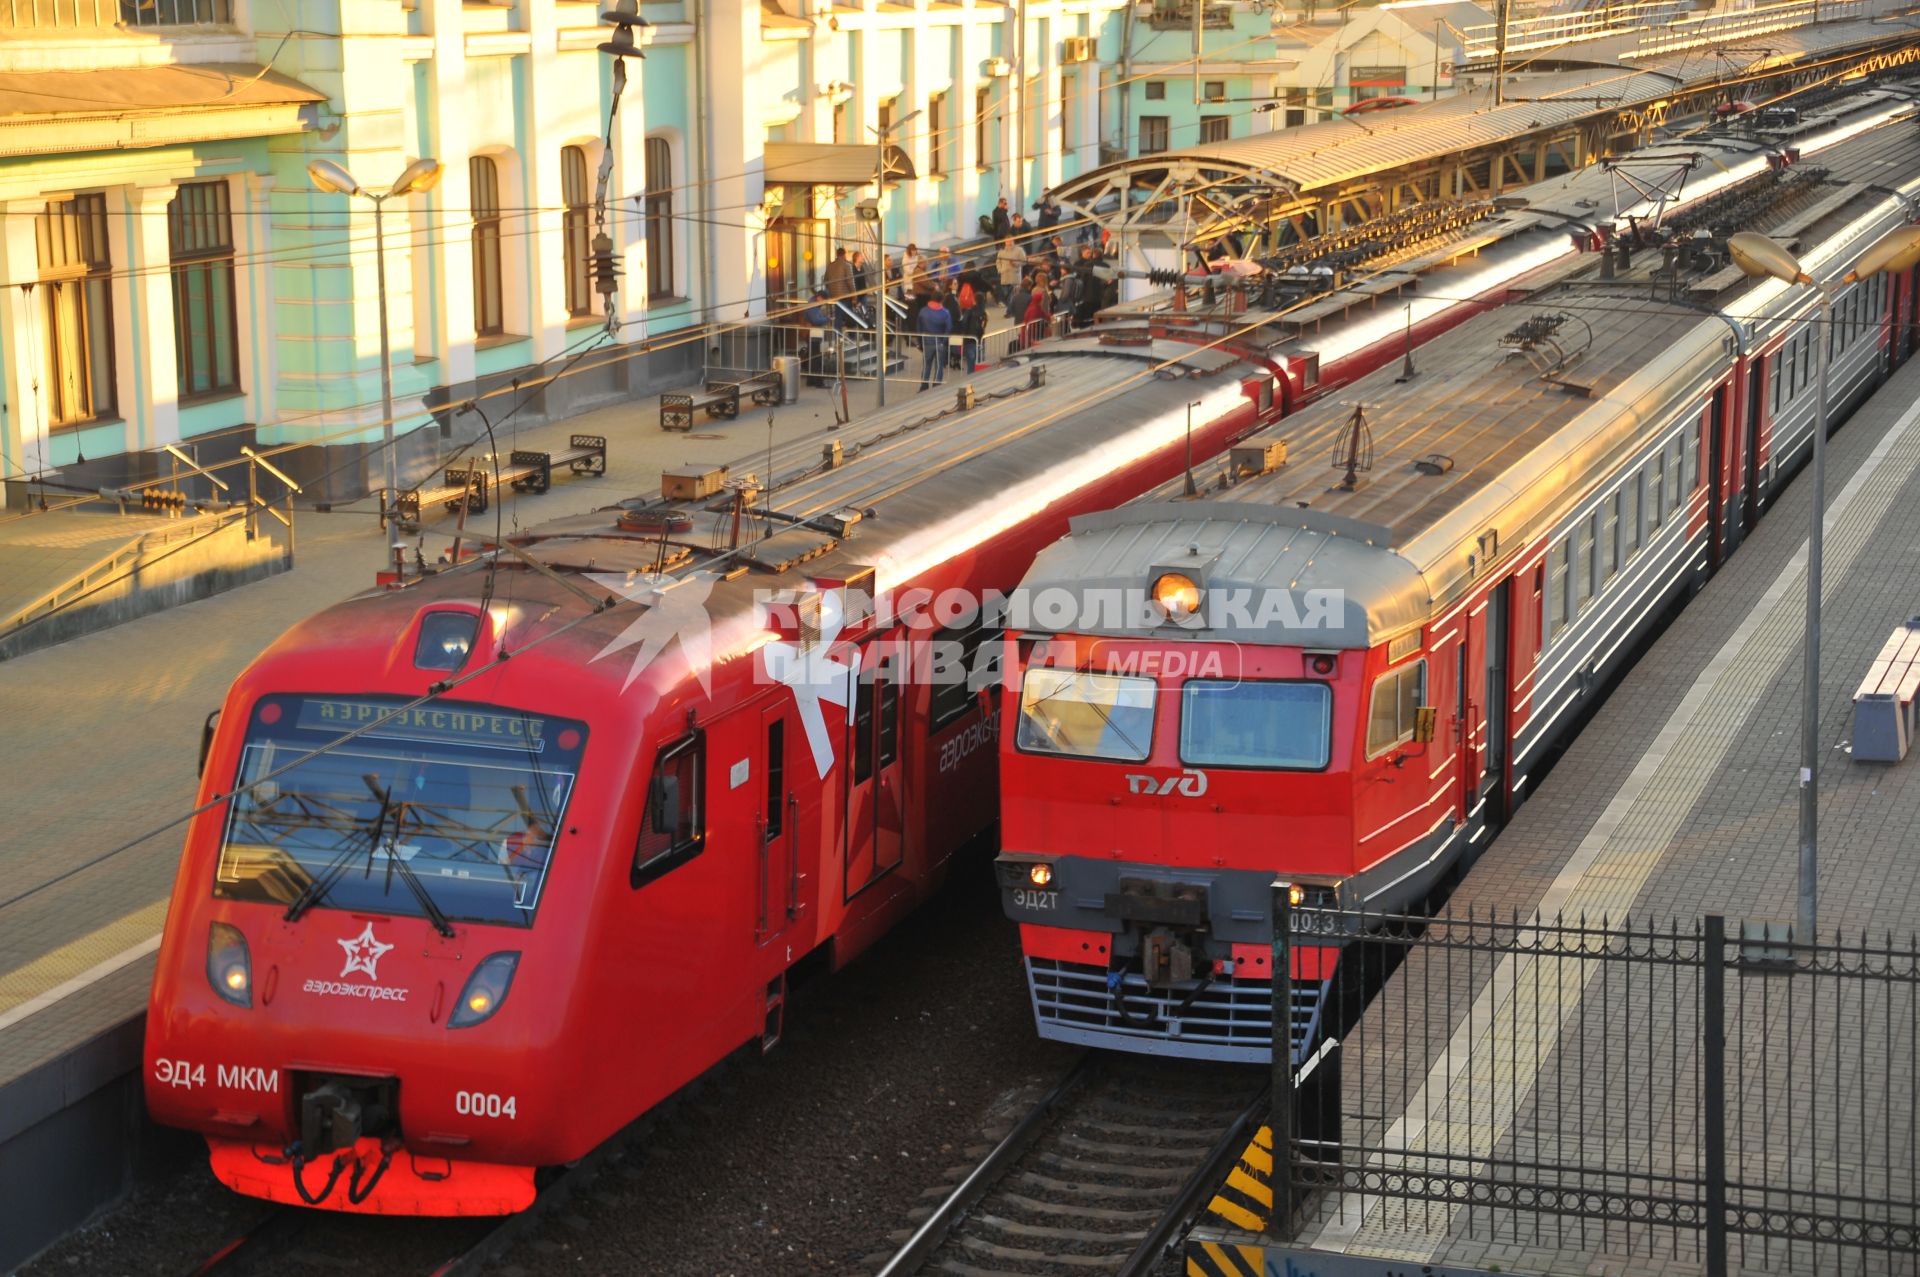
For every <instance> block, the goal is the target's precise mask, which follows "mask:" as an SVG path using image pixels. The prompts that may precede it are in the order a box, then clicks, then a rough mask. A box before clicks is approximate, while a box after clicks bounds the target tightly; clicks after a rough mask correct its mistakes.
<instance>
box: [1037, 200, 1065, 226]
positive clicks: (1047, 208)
mask: <svg viewBox="0 0 1920 1277" xmlns="http://www.w3.org/2000/svg"><path fill="white" fill-rule="evenodd" d="M1034 207H1035V208H1037V209H1039V210H1040V218H1039V220H1038V221H1036V222H1035V223H1034V225H1035V226H1036V227H1037V228H1039V229H1040V230H1043V231H1050V230H1052V229H1053V228H1054V227H1056V226H1058V225H1059V224H1060V206H1059V205H1058V204H1056V203H1054V202H1053V197H1052V196H1051V195H1042V196H1041V197H1040V202H1039V203H1037V204H1035V205H1034Z"/></svg>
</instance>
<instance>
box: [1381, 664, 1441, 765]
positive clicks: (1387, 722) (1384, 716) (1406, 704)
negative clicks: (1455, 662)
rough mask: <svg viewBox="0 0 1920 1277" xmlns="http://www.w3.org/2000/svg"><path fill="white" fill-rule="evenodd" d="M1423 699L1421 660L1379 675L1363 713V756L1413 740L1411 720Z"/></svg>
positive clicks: (1424, 666)
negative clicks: (1364, 722) (1364, 741)
mask: <svg viewBox="0 0 1920 1277" xmlns="http://www.w3.org/2000/svg"><path fill="white" fill-rule="evenodd" d="M1426 697H1427V662H1426V660H1425V658H1422V659H1420V660H1417V661H1414V662H1413V663H1411V664H1409V665H1402V666H1401V667H1400V668H1399V669H1397V670H1393V671H1392V672H1390V673H1387V674H1382V675H1381V676H1380V678H1379V679H1378V681H1376V682H1375V683H1374V685H1373V701H1372V703H1371V705H1370V706H1369V707H1368V710H1367V757H1368V758H1377V757H1379V756H1380V755H1381V754H1384V753H1386V752H1387V751H1388V750H1390V749H1392V748H1394V747H1395V746H1397V745H1403V744H1405V743H1406V742H1408V741H1410V740H1412V739H1413V724H1414V720H1415V719H1416V718H1417V717H1419V710H1420V706H1421V705H1423V704H1425V702H1426Z"/></svg>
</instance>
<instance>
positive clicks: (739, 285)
mask: <svg viewBox="0 0 1920 1277" xmlns="http://www.w3.org/2000/svg"><path fill="white" fill-rule="evenodd" d="M701 34H702V38H704V39H705V40H707V41H709V43H710V47H709V48H708V49H707V50H706V56H707V57H708V59H709V61H708V64H707V65H708V67H709V69H710V70H711V71H712V79H711V82H710V84H709V87H708V92H707V101H705V102H702V103H697V104H696V109H698V110H700V111H702V112H704V113H705V115H706V118H707V154H706V155H705V156H697V155H696V156H690V157H689V163H688V166H687V167H688V172H689V173H690V174H698V173H700V172H701V167H700V166H701V164H702V163H703V162H704V164H705V166H706V167H705V172H707V173H709V174H712V175H713V177H712V180H711V183H710V187H709V189H710V191H711V195H710V202H709V207H710V208H712V209H713V216H712V219H711V221H712V223H713V224H712V225H711V226H708V227H702V228H692V229H693V230H694V233H696V234H706V235H710V236H711V237H712V238H711V239H710V241H709V242H710V243H711V245H712V255H713V280H714V296H713V298H712V299H711V304H712V307H713V312H714V315H715V317H716V318H720V319H730V320H737V319H740V318H742V317H744V316H747V315H758V314H762V313H764V312H765V309H766V293H767V280H766V258H765V255H764V244H763V241H764V239H765V236H764V235H763V234H760V233H758V229H757V228H758V227H759V226H760V224H761V223H760V218H759V215H758V213H757V212H756V211H755V210H756V209H758V208H759V207H760V204H761V201H762V200H764V199H765V198H766V181H765V168H764V161H765V143H766V129H765V128H764V127H763V126H762V125H761V123H760V115H759V110H760V101H761V99H760V96H759V94H758V93H757V92H756V91H755V90H756V89H757V88H758V87H759V86H758V85H757V84H755V83H754V82H753V81H752V80H751V79H750V78H749V79H748V81H747V82H746V83H745V84H744V85H743V84H742V81H741V76H742V74H743V73H745V74H747V75H749V76H750V75H751V68H755V67H758V66H759V65H760V63H761V57H760V6H759V4H758V3H748V2H747V0H723V2H722V3H716V4H710V5H708V6H707V9H706V11H705V18H704V22H703V26H702V28H701ZM699 55H700V54H699V51H698V50H696V51H695V56H699ZM743 89H744V90H745V91H744V92H743V91H742V90H743ZM696 180H697V179H696ZM696 260H697V258H696Z"/></svg>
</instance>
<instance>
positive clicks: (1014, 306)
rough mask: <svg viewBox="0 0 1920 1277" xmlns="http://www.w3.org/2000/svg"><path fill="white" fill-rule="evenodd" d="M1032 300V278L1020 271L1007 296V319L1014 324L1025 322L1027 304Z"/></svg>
mask: <svg viewBox="0 0 1920 1277" xmlns="http://www.w3.org/2000/svg"><path fill="white" fill-rule="evenodd" d="M1032 300H1033V276H1032V275H1031V274H1029V273H1027V272H1026V271H1021V272H1020V273H1019V274H1018V275H1015V276H1014V277H1013V290H1012V291H1011V292H1010V293H1008V294H1007V318H1008V319H1011V320H1012V321H1013V322H1014V323H1016V324H1019V323H1024V322H1026V318H1027V303H1028V302H1030V301H1032ZM1015 344H1016V345H1017V344H1018V342H1017V341H1016V343H1015Z"/></svg>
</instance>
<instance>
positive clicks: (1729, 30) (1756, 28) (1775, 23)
mask: <svg viewBox="0 0 1920 1277" xmlns="http://www.w3.org/2000/svg"><path fill="white" fill-rule="evenodd" d="M1867 14H1868V8H1867V6H1866V4H1865V3H1864V2H1863V0H1787V2H1786V3H1783V4H1762V5H1755V6H1754V7H1753V8H1751V9H1725V10H1721V9H1716V10H1713V11H1711V12H1707V13H1694V14H1688V15H1686V16H1685V17H1681V18H1679V19H1677V20H1675V21H1673V22H1667V23H1662V24H1660V25H1658V26H1655V27H1649V28H1648V29H1647V30H1645V31H1643V32H1641V34H1640V38H1639V40H1638V41H1636V42H1635V47H1633V48H1632V49H1629V50H1627V51H1626V52H1625V53H1622V54H1621V55H1620V56H1621V57H1622V58H1650V57H1655V56H1657V55H1659V54H1662V53H1675V52H1678V51H1679V50H1681V49H1694V48H1699V47H1701V46H1703V45H1710V44H1724V43H1725V42H1727V41H1729V40H1744V39H1747V38H1749V37H1751V36H1757V35H1765V34H1766V33H1767V32H1770V31H1788V30H1791V29H1793V28H1794V27H1804V26H1808V25H1811V24H1812V23H1815V22H1838V21H1840V20H1842V19H1847V18H1860V17H1865V16H1867Z"/></svg>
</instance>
